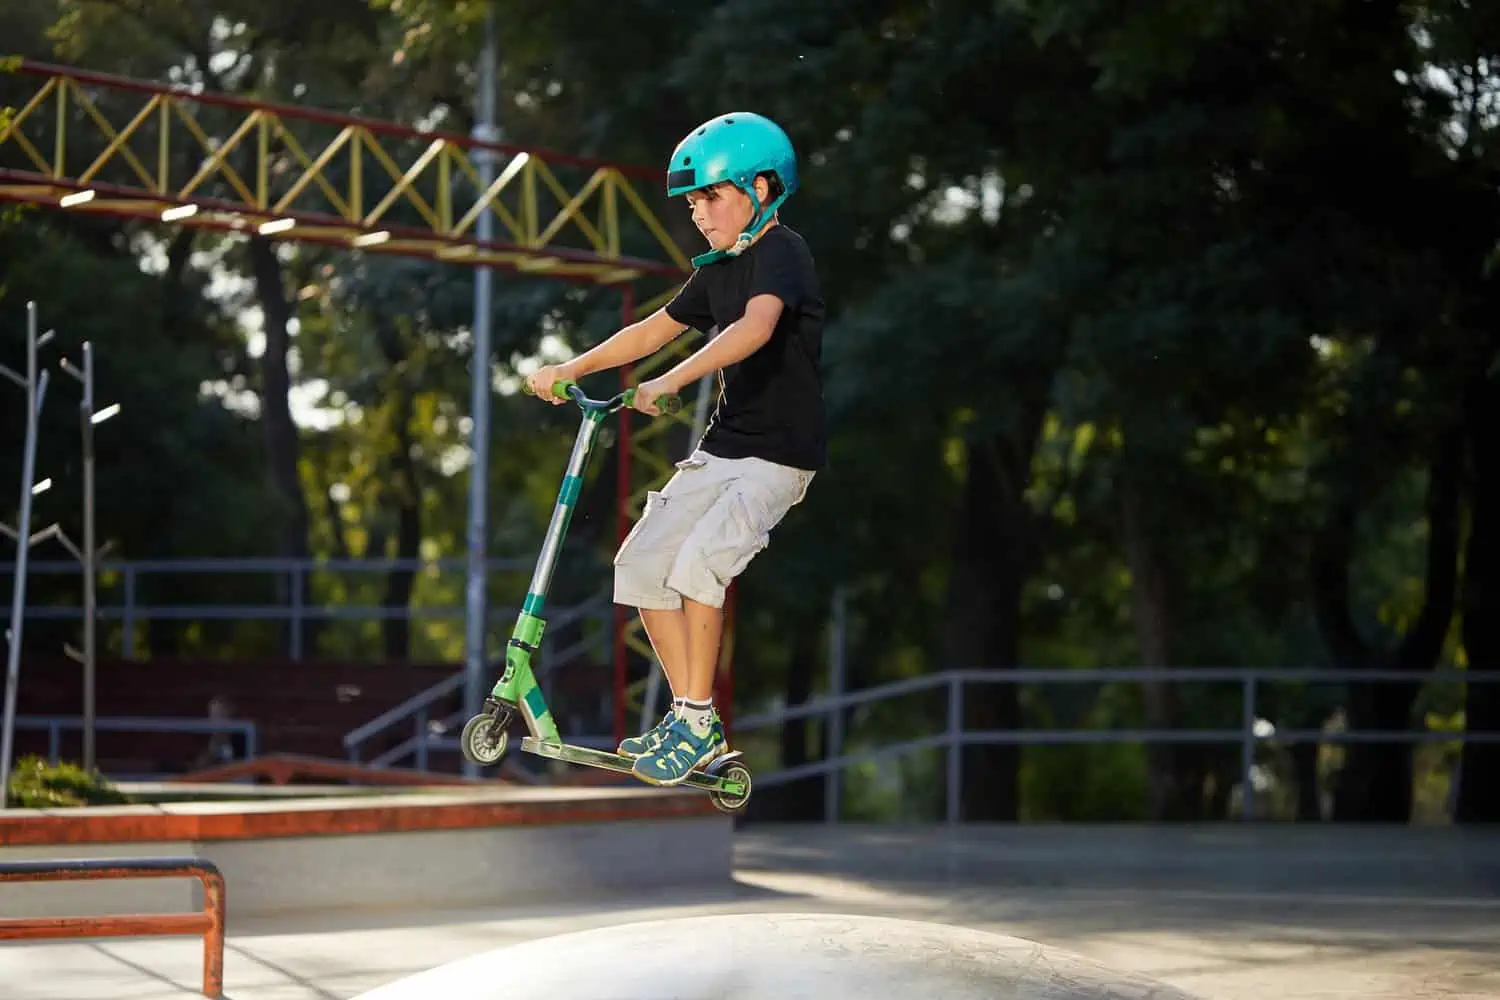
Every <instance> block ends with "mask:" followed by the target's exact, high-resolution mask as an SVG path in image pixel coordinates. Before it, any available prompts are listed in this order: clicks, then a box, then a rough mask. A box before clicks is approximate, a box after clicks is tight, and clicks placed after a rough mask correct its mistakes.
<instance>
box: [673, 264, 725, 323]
mask: <svg viewBox="0 0 1500 1000" xmlns="http://www.w3.org/2000/svg"><path fill="white" fill-rule="evenodd" d="M702 276H703V272H702V271H694V272H693V273H692V275H691V276H689V277H688V280H687V281H686V282H685V283H684V284H683V286H682V287H681V288H679V289H678V290H677V294H676V295H674V296H672V301H671V302H668V303H667V307H666V308H667V315H668V316H670V317H672V318H673V319H674V320H676V321H677V322H679V323H681V324H682V325H683V326H689V327H692V328H693V329H694V330H697V331H698V332H699V333H707V332H708V331H710V330H712V329H713V327H714V316H713V312H712V311H711V310H710V309H709V304H708V286H707V284H706V283H705V282H704V281H703V277H702Z"/></svg>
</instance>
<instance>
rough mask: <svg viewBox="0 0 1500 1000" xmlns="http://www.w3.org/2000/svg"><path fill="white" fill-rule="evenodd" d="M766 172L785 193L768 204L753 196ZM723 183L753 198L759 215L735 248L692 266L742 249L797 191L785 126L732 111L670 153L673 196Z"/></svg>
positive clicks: (696, 260)
mask: <svg viewBox="0 0 1500 1000" xmlns="http://www.w3.org/2000/svg"><path fill="white" fill-rule="evenodd" d="M765 173H770V174H775V175H776V179H777V180H778V181H779V182H780V183H781V191H780V192H778V193H777V195H776V197H775V198H774V199H773V200H772V201H771V203H770V204H769V205H761V204H760V202H759V200H758V199H757V198H756V197H755V178H756V177H758V176H760V175H761V174H765ZM724 181H728V182H729V183H731V184H733V185H734V186H735V187H737V188H739V189H740V190H741V191H743V192H745V193H746V194H747V195H749V196H750V201H751V202H752V203H753V204H754V205H755V214H754V215H753V216H751V217H750V225H749V226H748V227H747V228H746V230H745V231H744V232H743V233H741V234H740V236H739V239H738V240H736V241H735V243H734V246H732V247H730V248H729V249H727V250H714V251H711V252H709V253H705V254H700V255H699V256H697V257H694V258H693V266H694V267H702V266H703V265H704V264H708V263H711V262H713V261H715V260H718V259H719V258H721V257H723V256H726V255H727V256H730V257H734V256H738V255H739V254H741V253H744V252H745V248H746V247H748V246H749V245H750V241H751V240H753V239H755V236H756V234H757V233H759V232H760V231H761V230H762V229H764V228H765V226H766V223H768V222H770V221H771V217H772V216H774V215H775V214H776V210H777V209H778V208H780V207H781V204H782V202H784V201H786V200H787V199H788V198H790V197H791V196H792V193H793V192H795V191H796V190H797V154H796V152H795V151H794V150H793V149H792V141H791V140H790V139H788V138H787V135H786V133H785V132H783V131H782V130H781V126H779V125H777V124H776V123H775V122H773V121H771V119H769V118H766V117H763V116H761V115H757V114H753V113H751V112H748V111H733V112H730V113H729V114H725V115H720V116H719V117H717V118H714V119H711V120H709V121H706V122H704V123H703V124H702V125H699V126H698V127H697V128H695V129H693V131H692V132H691V133H689V134H688V136H687V137H686V138H685V139H683V140H682V141H681V142H679V143H678V144H677V148H676V149H674V150H673V151H672V159H671V160H670V162H669V164H668V166H667V195H668V196H669V197H673V198H676V197H678V196H680V195H685V194H687V193H688V192H689V191H697V190H700V189H702V188H706V187H711V186H712V185H714V184H721V183H723V182H724Z"/></svg>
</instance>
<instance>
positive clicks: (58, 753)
mask: <svg viewBox="0 0 1500 1000" xmlns="http://www.w3.org/2000/svg"><path fill="white" fill-rule="evenodd" d="M16 728H17V729H18V730H28V731H31V732H35V731H37V730H45V731H46V733H47V760H48V761H49V762H50V763H53V764H57V763H59V762H60V761H61V760H62V734H63V733H64V732H76V731H80V730H82V729H83V717H82V716H77V715H18V716H16ZM94 728H95V729H96V730H98V731H100V732H109V733H203V734H205V735H208V736H217V735H221V734H223V735H231V736H233V735H238V736H239V737H240V739H241V740H242V741H243V744H244V752H243V754H242V755H241V756H240V758H239V759H241V760H253V759H254V758H255V757H256V755H257V754H258V753H259V752H260V737H259V727H257V726H256V724H255V723H254V722H253V721H251V720H249V719H206V718H200V719H193V718H179V717H170V718H166V717H164V718H155V717H149V716H133V715H130V716H110V717H105V718H99V719H95V720H94ZM230 759H231V760H232V759H235V758H230ZM112 777H115V778H117V779H123V778H124V777H125V776H124V775H113V776H112ZM131 777H135V778H150V777H159V776H158V775H132V776H131Z"/></svg>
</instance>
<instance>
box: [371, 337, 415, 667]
mask: <svg viewBox="0 0 1500 1000" xmlns="http://www.w3.org/2000/svg"><path fill="white" fill-rule="evenodd" d="M376 330H377V335H378V336H379V338H380V344H381V349H382V350H383V351H384V353H385V357H386V361H387V362H388V363H389V364H390V366H391V381H392V382H393V383H394V385H393V395H394V397H395V398H394V400H393V401H392V406H393V408H394V411H395V412H393V413H392V414H391V432H392V435H393V437H394V438H395V446H394V448H393V450H392V453H391V456H390V461H391V490H390V493H389V494H388V495H389V496H390V498H391V499H392V500H393V501H394V505H395V508H396V558H397V559H407V560H415V559H417V558H418V557H420V556H421V554H422V483H421V478H420V476H419V474H418V470H417V460H416V458H414V457H413V452H414V451H415V449H416V444H417V443H416V440H415V439H414V437H413V435H412V426H411V425H412V419H413V412H414V409H415V404H416V399H415V396H416V389H415V387H414V386H413V385H412V384H411V379H410V377H409V373H408V372H407V371H406V364H407V351H406V348H405V345H404V344H403V343H402V340H401V334H400V333H399V332H398V331H397V330H396V328H395V326H394V325H392V324H391V323H390V322H389V321H388V320H387V319H385V318H380V319H377V320H376ZM416 579H417V571H416V569H415V568H397V569H393V570H391V571H390V572H389V573H388V574H387V575H386V578H385V596H384V597H383V598H382V600H381V606H382V607H383V608H384V609H385V610H386V612H387V613H388V614H387V617H386V618H385V621H384V623H383V624H384V627H383V628H382V629H381V632H382V636H383V639H384V643H383V645H384V647H385V659H386V660H387V661H400V660H406V659H408V658H409V657H410V656H411V619H410V618H409V617H407V616H406V612H408V611H409V610H410V606H411V594H412V589H413V587H414V586H415V584H416Z"/></svg>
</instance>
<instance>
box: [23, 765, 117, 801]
mask: <svg viewBox="0 0 1500 1000" xmlns="http://www.w3.org/2000/svg"><path fill="white" fill-rule="evenodd" d="M130 801H131V799H130V796H128V795H126V794H124V793H123V792H121V791H119V790H118V789H116V788H115V787H114V786H113V785H111V784H110V783H109V782H108V781H107V780H106V779H105V777H104V776H103V775H102V774H99V773H98V772H97V771H96V772H93V773H90V772H88V771H85V770H84V769H83V768H81V767H79V766H78V765H77V764H69V763H66V762H65V763H62V764H49V763H48V762H47V761H46V760H44V759H43V758H41V757H37V756H30V757H22V758H21V759H20V760H19V761H17V762H16V767H15V770H14V771H12V772H11V776H10V796H9V803H10V804H11V805H12V806H14V807H16V808H18V809H57V808H64V807H69V806H112V805H124V804H128V803H129V802H130Z"/></svg>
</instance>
